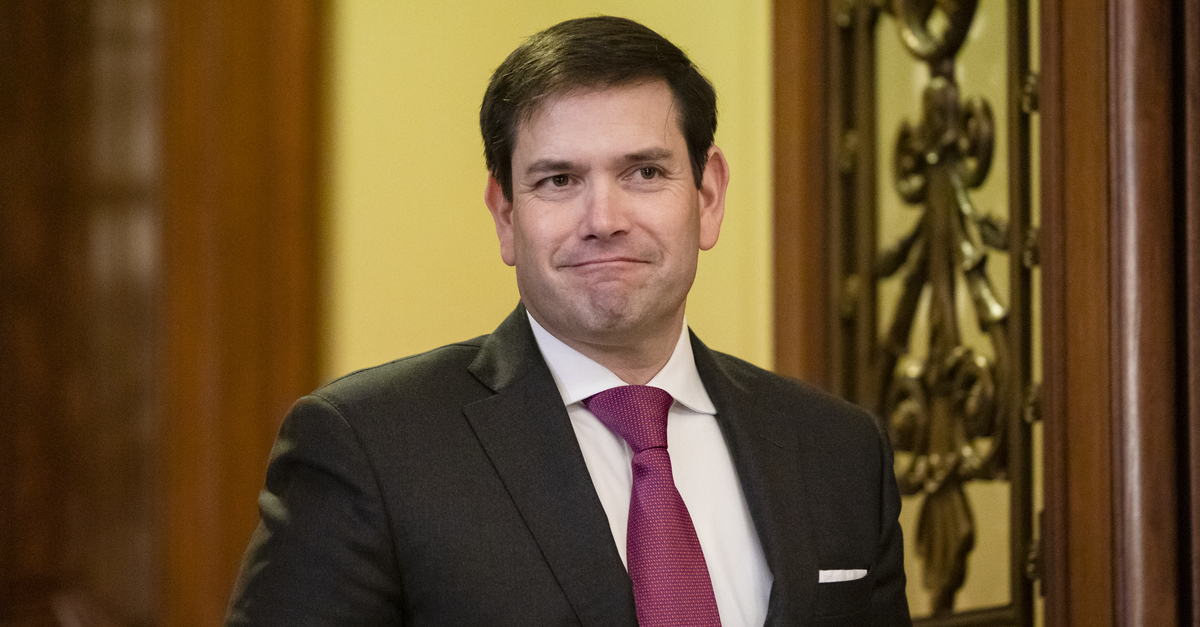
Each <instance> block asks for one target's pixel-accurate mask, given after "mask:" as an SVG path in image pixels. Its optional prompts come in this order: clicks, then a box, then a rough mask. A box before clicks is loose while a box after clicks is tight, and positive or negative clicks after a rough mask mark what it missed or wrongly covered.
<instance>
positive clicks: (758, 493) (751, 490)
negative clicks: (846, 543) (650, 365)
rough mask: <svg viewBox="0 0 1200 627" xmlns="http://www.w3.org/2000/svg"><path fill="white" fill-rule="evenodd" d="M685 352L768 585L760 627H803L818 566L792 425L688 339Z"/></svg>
mask: <svg viewBox="0 0 1200 627" xmlns="http://www.w3.org/2000/svg"><path fill="white" fill-rule="evenodd" d="M691 339H692V352H693V353H694V354H695V357H696V369H697V370H698V371H699V373H700V378H701V380H702V381H704V387H705V389H706V390H707V391H708V394H709V396H710V397H711V398H712V400H713V404H714V405H716V408H717V423H718V424H719V425H720V427H721V433H722V435H724V436H725V442H726V445H727V446H728V447H729V453H730V455H731V456H732V458H733V463H734V466H735V467H736V468H737V472H738V478H739V480H740V481H741V484H742V491H743V492H744V493H745V495H746V503H747V505H748V506H749V508H750V516H751V518H753V520H754V525H755V528H756V530H757V531H758V539H759V542H761V543H762V547H763V553H764V554H765V556H766V559H767V565H768V566H769V567H770V569H771V574H772V576H773V578H774V582H773V584H772V586H771V596H770V600H769V602H768V607H767V620H766V625H768V626H770V625H803V624H809V623H810V621H811V617H812V611H813V604H814V601H815V598H816V586H817V562H816V554H815V552H814V547H813V534H812V523H811V520H812V518H811V516H810V515H809V510H808V507H809V503H810V502H811V499H810V498H809V495H808V490H807V486H806V482H805V481H804V477H803V476H802V474H801V471H800V469H801V462H802V460H801V459H800V456H801V451H800V447H799V446H798V440H797V437H798V435H797V433H796V429H795V426H794V423H793V421H791V420H790V419H789V418H788V416H786V415H783V414H781V413H779V412H776V411H773V410H771V409H770V408H767V407H764V406H762V405H760V404H759V403H757V402H756V398H758V396H757V394H756V392H757V390H755V389H753V382H752V380H751V379H749V378H748V377H745V376H741V377H739V376H738V375H737V374H735V373H733V372H731V371H730V370H729V369H726V368H724V367H722V364H721V363H719V362H718V361H717V358H716V357H715V356H714V354H713V353H712V352H711V351H709V350H708V348H707V347H706V346H704V344H703V343H702V342H700V340H698V339H697V338H696V336H695V335H692V337H691Z"/></svg>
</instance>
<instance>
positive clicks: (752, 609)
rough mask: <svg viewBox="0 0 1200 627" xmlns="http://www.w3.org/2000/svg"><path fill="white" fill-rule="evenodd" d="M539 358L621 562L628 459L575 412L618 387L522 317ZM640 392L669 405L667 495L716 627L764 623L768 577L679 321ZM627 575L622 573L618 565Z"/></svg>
mask: <svg viewBox="0 0 1200 627" xmlns="http://www.w3.org/2000/svg"><path fill="white" fill-rule="evenodd" d="M529 323H530V325H532V326H533V335H534V337H535V338H537V343H538V348H539V349H540V350H541V353H542V357H543V358H544V359H545V360H546V364H547V365H548V366H549V367H550V373H551V374H552V375H553V376H554V383H555V384H556V385H557V386H558V392H559V394H561V395H562V399H563V404H564V405H566V408H567V415H569V416H570V418H571V427H572V428H574V430H575V437H576V438H578V439H579V448H580V449H582V450H583V459H584V461H585V462H586V463H587V469H588V473H589V474H590V475H591V477H592V483H593V484H594V485H595V487H596V493H597V494H598V495H599V496H600V503H601V504H602V505H603V506H604V513H605V514H606V515H607V516H608V524H609V527H610V528H611V529H612V535H613V539H614V540H616V543H617V551H618V552H619V553H620V554H621V561H622V562H625V537H626V534H627V531H628V521H629V498H630V493H631V492H632V489H633V470H632V466H631V465H632V462H633V450H632V449H630V448H629V445H628V444H627V443H626V442H625V440H624V439H622V438H621V436H619V435H617V434H616V433H614V432H612V431H610V430H609V429H608V427H606V426H604V424H603V423H601V422H600V420H599V419H597V418H596V417H595V416H594V415H592V412H590V411H588V410H587V408H585V407H584V406H583V403H582V402H581V401H583V400H584V399H586V398H588V397H589V396H592V395H593V394H597V393H599V392H603V391H604V390H607V389H609V388H614V387H618V386H622V385H626V383H625V382H624V381H622V380H621V379H620V378H619V377H617V375H615V374H613V373H612V372H611V371H610V370H608V369H607V368H605V367H604V366H601V365H600V364H598V363H596V362H595V361H592V360H591V359H589V358H588V357H585V356H584V355H583V354H581V353H579V352H578V351H576V350H575V349H573V348H571V347H570V346H567V345H566V344H563V343H562V342H561V341H560V340H559V339H558V338H556V337H554V336H553V335H551V334H550V333H549V332H548V331H546V330H545V329H543V328H542V326H541V325H539V324H538V323H537V321H536V320H534V319H533V316H530V317H529ZM647 385H652V386H654V387H657V388H662V389H663V390H666V391H667V392H669V393H670V394H671V396H673V397H674V398H675V402H674V403H673V404H672V405H671V411H670V413H669V414H668V416H667V451H668V453H669V454H670V456H671V472H672V473H673V474H674V476H675V487H676V488H678V489H679V495H680V496H681V497H683V502H684V503H685V504H686V505H687V508H688V512H689V513H690V514H691V517H692V524H693V525H694V526H695V527H696V536H697V538H698V539H699V540H700V547H701V549H703V551H704V561H705V562H706V563H707V565H708V574H709V576H710V577H711V579H712V584H713V593H714V595H715V597H716V600H717V609H718V611H719V612H720V614H721V624H722V625H723V626H724V627H737V626H743V625H744V626H746V627H750V626H755V627H757V626H759V625H762V624H763V622H764V621H765V620H766V616H767V599H768V598H769V596H770V594H771V582H772V577H771V571H770V569H769V568H768V567H767V561H766V558H765V557H764V556H763V552H762V545H761V544H760V543H759V541H758V534H757V532H756V531H755V528H754V521H752V520H751V519H750V510H749V509H748V508H747V506H746V497H745V495H744V494H743V493H742V486H741V483H740V482H739V481H738V476H737V470H736V469H735V468H734V466H733V460H732V459H731V458H730V456H729V449H728V448H727V447H726V446H725V438H724V437H723V436H722V435H721V430H720V428H719V427H718V425H717V420H716V418H715V414H716V408H715V407H714V406H713V403H712V400H711V399H710V398H709V397H708V392H707V391H705V389H704V384H703V383H702V382H701V381H700V374H699V373H698V372H697V371H696V362H695V359H694V357H693V356H692V344H691V342H690V341H689V339H688V332H687V322H686V321H684V324H683V329H682V330H681V331H680V335H679V341H678V343H677V344H676V345H675V352H673V353H672V354H671V359H670V360H669V361H668V362H667V365H665V366H663V369H662V370H660V371H659V372H658V374H656V375H655V376H654V378H653V379H651V380H650V382H649V383H647ZM626 567H628V564H626Z"/></svg>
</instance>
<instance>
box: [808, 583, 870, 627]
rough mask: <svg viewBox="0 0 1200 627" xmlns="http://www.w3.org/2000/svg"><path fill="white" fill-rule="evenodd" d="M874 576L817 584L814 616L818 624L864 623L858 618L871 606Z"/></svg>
mask: <svg viewBox="0 0 1200 627" xmlns="http://www.w3.org/2000/svg"><path fill="white" fill-rule="evenodd" d="M873 580H874V577H872V576H871V573H868V574H867V576H866V577H862V578H860V579H854V580H851V581H836V582H829V583H819V584H817V598H816V608H814V609H815V611H814V612H813V614H814V616H813V618H814V619H816V624H817V625H822V626H826V627H832V626H833V625H862V624H863V623H862V622H861V621H860V620H858V619H863V618H865V617H866V616H867V614H868V611H869V610H870V606H871V586H872V581H873Z"/></svg>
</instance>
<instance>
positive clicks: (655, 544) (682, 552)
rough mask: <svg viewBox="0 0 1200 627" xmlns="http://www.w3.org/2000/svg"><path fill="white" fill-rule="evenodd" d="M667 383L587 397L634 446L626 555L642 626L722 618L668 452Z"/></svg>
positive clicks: (713, 621) (709, 621) (712, 621)
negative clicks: (661, 386)
mask: <svg viewBox="0 0 1200 627" xmlns="http://www.w3.org/2000/svg"><path fill="white" fill-rule="evenodd" d="M673 401H674V399H672V398H671V395H670V394H669V393H667V392H666V391H665V390H660V389H659V388H655V387H650V386H647V385H626V386H622V387H616V388H612V389H609V390H605V391H603V392H601V393H599V394H596V395H595V396H592V397H590V398H588V399H587V400H585V401H583V404H584V406H585V407H587V408H588V410H590V411H591V412H592V413H593V414H595V415H596V417H597V418H599V419H600V421H601V422H603V423H604V424H605V426H607V427H608V428H609V429H612V430H613V431H615V432H617V434H618V435H620V436H621V437H622V438H624V439H625V441H626V442H628V443H629V446H630V448H632V449H633V494H632V495H631V497H630V500H629V536H628V538H627V539H626V544H625V547H626V560H627V561H628V564H629V577H630V579H632V580H633V599H634V602H635V603H636V605H637V616H638V625H640V627H659V626H662V627H666V626H672V627H675V626H682V625H688V626H698V625H705V626H708V625H716V626H719V625H720V624H721V616H720V615H719V614H718V613H717V600H716V598H715V597H714V596H713V588H712V581H711V580H710V579H709V577H708V566H707V565H706V564H705V563H704V553H703V552H702V551H701V550H700V541H699V540H698V539H697V538H696V528H695V527H693V526H692V517H691V516H689V515H688V511H687V506H686V505H684V503H683V499H682V498H680V496H679V490H677V489H675V478H674V477H673V476H672V474H671V456H670V455H668V454H667V412H668V411H669V410H670V409H671V403H672V402H673Z"/></svg>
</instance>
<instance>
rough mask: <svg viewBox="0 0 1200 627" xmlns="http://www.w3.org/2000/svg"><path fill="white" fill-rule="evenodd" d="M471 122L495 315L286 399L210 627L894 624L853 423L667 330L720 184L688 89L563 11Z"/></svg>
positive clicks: (713, 216) (881, 464) (868, 477)
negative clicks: (497, 273)
mask: <svg viewBox="0 0 1200 627" xmlns="http://www.w3.org/2000/svg"><path fill="white" fill-rule="evenodd" d="M480 120H481V126H482V130H483V135H484V144H485V154H486V157H487V162H488V169H489V172H490V175H491V176H490V177H489V180H488V184H487V189H486V191H485V200H486V202H487V205H488V207H489V209H490V210H491V212H492V216H493V218H494V220H495V223H496V231H497V235H498V237H499V240H500V249H501V257H502V258H503V260H504V261H505V263H508V264H509V265H513V266H515V268H516V274H517V285H518V289H519V291H520V295H521V305H519V306H518V307H517V309H516V311H514V312H513V313H512V315H510V316H509V317H508V319H507V320H505V321H504V322H503V323H502V324H501V325H500V326H499V327H498V328H497V329H496V331H495V332H494V333H492V334H491V335H489V336H485V337H480V338H476V339H474V340H470V341H467V342H463V343H460V344H454V345H450V346H445V347H442V348H439V349H436V350H433V351H430V352H428V353H425V354H422V355H416V356H413V357H408V358H405V359H401V360H398V361H395V362H392V363H389V364H385V365H383V366H379V367H376V368H371V369H368V370H364V371H361V372H357V373H354V374H351V375H348V376H346V377H343V378H342V379H339V380H337V381H335V382H333V383H331V384H329V385H327V386H325V387H323V388H321V389H320V390H317V391H316V392H314V393H313V394H312V395H310V396H307V397H305V398H303V399H301V400H300V401H299V402H297V404H296V405H295V406H294V407H293V409H292V411H291V412H290V413H289V415H288V417H287V420H286V421H285V423H284V425H283V428H282V429H281V431H280V435H279V440H278V442H277V444H276V446H275V449H274V451H273V452H272V456H271V462H270V466H269V469H268V474H267V482H266V487H265V489H264V490H263V493H262V496H261V497H260V508H261V512H262V523H261V524H260V526H259V529H258V531H257V532H256V533H255V536H254V538H253V540H252V542H251V545H250V548H249V549H248V551H247V554H246V560H245V563H244V565H243V569H242V573H241V576H240V577H239V581H238V586H237V590H236V591H235V594H234V599H233V602H232V604H231V607H230V612H229V616H228V620H227V625H593V626H608V625H636V624H638V623H639V621H640V623H641V625H642V626H643V627H646V626H647V625H713V624H718V622H719V623H720V624H725V625H761V624H768V625H856V626H857V625H908V624H909V623H910V621H909V618H908V608H907V603H906V601H905V597H904V573H903V559H902V540H901V534H900V528H899V525H898V523H897V516H898V514H899V509H900V503H899V497H898V494H897V490H896V484H895V478H894V476H893V472H892V455H891V449H890V447H889V445H888V442H887V439H886V436H885V435H884V433H883V431H882V430H881V429H880V427H879V424H878V423H877V421H875V420H874V419H872V418H871V417H870V416H869V415H867V414H866V413H864V412H862V411H861V410H859V409H857V408H855V407H853V406H851V405H849V404H846V403H843V402H841V401H838V400H836V399H833V398H830V397H828V396H826V395H824V394H822V393H819V392H816V391H814V390H812V389H809V388H807V387H805V386H804V385H802V384H799V383H796V382H794V381H790V380H786V379H784V378H781V377H778V376H776V375H773V374H771V373H768V372H766V371H764V370H761V369H759V368H756V367H754V366H752V365H750V364H747V363H746V362H743V361H741V360H738V359H736V358H733V357H730V356H728V355H723V354H721V353H717V352H714V351H711V350H709V349H708V348H707V347H705V346H704V344H702V343H701V342H700V341H699V340H698V339H697V338H696V337H695V336H694V335H692V334H691V333H690V332H688V331H687V328H686V322H685V320H684V305H685V302H686V297H687V293H688V291H689V289H690V288H691V285H692V280H693V278H694V276H695V272H696V263H697V257H698V254H699V251H700V250H705V249H708V248H711V247H712V246H713V245H715V244H716V241H717V236H718V233H719V231H720V225H721V219H722V217H723V213H724V198H725V188H726V185H727V183H728V180H729V167H728V164H727V163H726V161H725V157H724V155H723V154H722V152H721V150H720V149H719V148H717V147H716V146H714V145H713V143H712V139H713V132H714V131H715V128H716V106H715V95H714V93H713V90H712V87H711V86H710V85H709V84H708V82H707V80H706V79H704V78H703V77H702V76H701V75H700V74H699V73H698V72H697V71H696V69H695V68H694V66H693V65H692V64H691V62H690V61H688V59H687V57H686V56H685V55H684V54H683V53H682V52H681V51H679V49H678V48H676V47H675V46H673V45H672V44H670V43H669V42H667V41H666V40H665V39H663V38H661V37H660V36H659V35H657V34H656V33H654V32H653V31H650V30H649V29H646V28H645V27H643V26H641V25H638V24H636V23H634V22H630V21H628V20H622V19H618V18H606V17H599V18H587V19H582V20H572V21H568V22H564V23H562V24H559V25H556V26H554V27H551V28H550V29H547V30H546V31H543V32H541V33H539V34H537V35H535V36H533V37H531V38H530V39H529V40H527V41H526V42H525V43H524V44H522V46H521V47H519V48H518V49H517V50H516V51H514V52H513V53H512V55H510V56H509V58H508V59H506V60H505V62H504V63H503V64H502V65H501V66H500V67H499V68H498V69H497V70H496V73H495V74H494V75H493V77H492V80H491V83H490V85H489V87H488V90H487V93H486V94H485V97H484V103H483V107H482V109H481V113H480ZM647 399H649V400H647ZM651 406H653V407H651ZM651 432H652V434H651V435H650V436H647V435H646V434H647V433H651ZM647 437H648V438H650V439H649V440H647V439H646V438H647Z"/></svg>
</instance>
